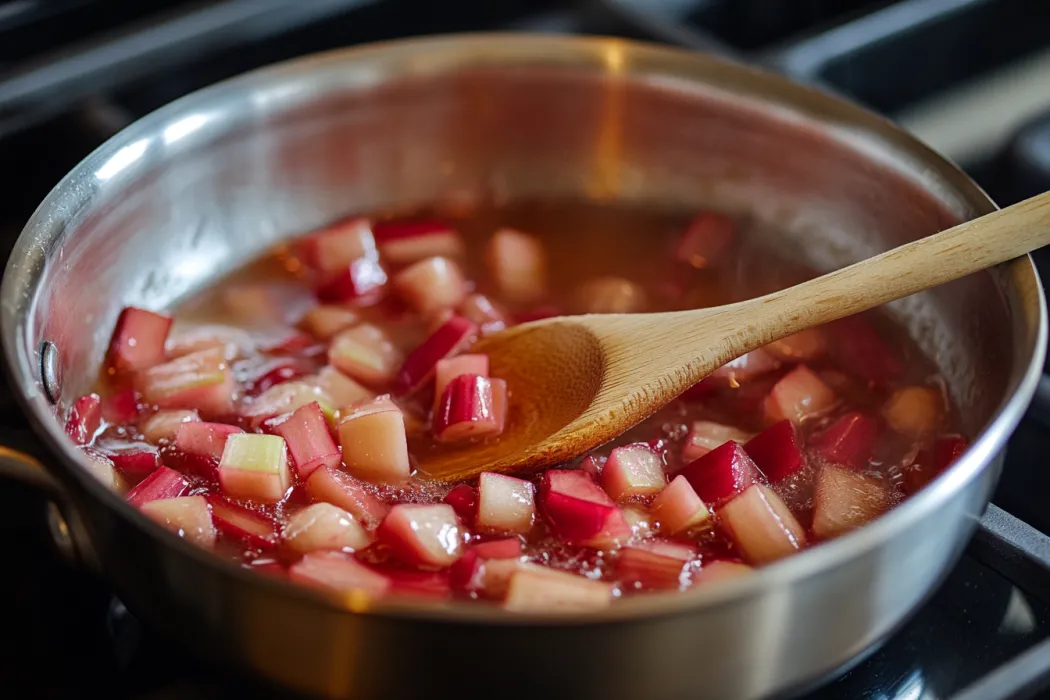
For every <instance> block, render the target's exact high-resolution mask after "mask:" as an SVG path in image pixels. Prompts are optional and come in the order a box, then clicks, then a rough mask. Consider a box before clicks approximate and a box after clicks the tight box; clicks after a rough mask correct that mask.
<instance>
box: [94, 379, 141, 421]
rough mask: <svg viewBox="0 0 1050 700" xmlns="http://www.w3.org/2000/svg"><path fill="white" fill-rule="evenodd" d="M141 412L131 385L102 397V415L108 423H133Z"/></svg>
mask: <svg viewBox="0 0 1050 700" xmlns="http://www.w3.org/2000/svg"><path fill="white" fill-rule="evenodd" d="M141 412H142V407H141V406H139V399H138V396H137V395H136V394H135V390H134V389H132V388H131V387H127V388H125V389H121V390H120V391H118V392H117V393H115V394H110V395H109V396H107V397H105V398H104V399H102V417H103V418H105V419H106V421H107V422H108V423H114V424H116V425H125V424H127V423H134V422H135V421H137V420H138V419H139V415H140V414H141Z"/></svg>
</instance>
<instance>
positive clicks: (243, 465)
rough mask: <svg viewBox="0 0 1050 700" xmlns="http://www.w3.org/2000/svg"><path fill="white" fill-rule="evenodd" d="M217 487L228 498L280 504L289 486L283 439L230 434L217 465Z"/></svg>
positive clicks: (250, 434) (247, 434)
mask: <svg viewBox="0 0 1050 700" xmlns="http://www.w3.org/2000/svg"><path fill="white" fill-rule="evenodd" d="M219 483H220V484H221V485H222V490H223V491H224V492H225V493H226V494H227V495H228V496H230V497H231V498H243V499H248V500H252V501H259V502H262V503H270V502H275V501H279V500H281V499H282V498H284V494H285V493H286V492H287V491H288V487H289V486H290V485H291V478H290V476H289V474H288V461H287V457H286V456H285V444H284V438H281V437H278V436H276V435H256V434H253V433H233V434H231V435H229V436H227V438H226V446H225V448H224V449H223V451H222V460H221V461H220V462H219Z"/></svg>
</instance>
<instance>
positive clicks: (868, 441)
mask: <svg viewBox="0 0 1050 700" xmlns="http://www.w3.org/2000/svg"><path fill="white" fill-rule="evenodd" d="M878 435H879V424H878V422H877V421H876V420H875V419H874V418H872V417H871V416H867V415H865V414H863V413H860V412H859V411H851V412H850V413H847V414H846V415H844V416H842V417H841V418H839V419H838V420H836V421H835V422H834V423H832V424H831V425H830V426H828V427H827V428H826V429H825V430H824V431H823V432H821V433H819V434H818V435H814V436H813V437H812V438H810V440H809V447H810V450H812V452H813V454H815V455H817V456H819V457H823V458H824V459H826V460H828V461H829V462H836V463H837V464H845V465H846V466H849V467H853V468H854V469H860V468H861V467H863V466H864V465H865V464H867V463H868V458H869V457H871V451H872V449H873V448H874V447H875V438H876V437H878ZM745 449H746V448H745ZM751 456H752V457H754V458H755V461H756V462H758V466H759V467H760V468H761V469H762V470H763V471H765V472H766V474H767V475H768V476H769V477H770V478H771V479H773V476H772V475H771V474H769V471H767V470H766V468H765V466H763V464H762V462H761V461H759V459H758V458H757V457H755V456H754V455H751ZM773 480H774V481H776V479H773Z"/></svg>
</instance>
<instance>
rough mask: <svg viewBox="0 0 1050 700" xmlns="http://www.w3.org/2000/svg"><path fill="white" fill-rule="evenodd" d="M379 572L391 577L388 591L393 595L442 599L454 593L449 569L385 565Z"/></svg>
mask: <svg viewBox="0 0 1050 700" xmlns="http://www.w3.org/2000/svg"><path fill="white" fill-rule="evenodd" d="M379 573H381V574H382V575H383V576H386V577H387V578H388V579H390V589H389V591H388V592H389V593H390V594H391V595H409V596H421V597H423V598H436V599H438V600H441V599H444V598H448V597H449V596H450V595H451V594H452V584H451V582H450V580H449V579H450V577H449V572H448V571H416V570H413V569H395V568H393V567H385V568H383V569H380V570H379Z"/></svg>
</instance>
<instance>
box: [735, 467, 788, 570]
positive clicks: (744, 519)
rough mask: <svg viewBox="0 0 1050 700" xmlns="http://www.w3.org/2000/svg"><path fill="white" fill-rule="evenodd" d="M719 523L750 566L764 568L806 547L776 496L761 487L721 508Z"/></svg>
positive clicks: (754, 488) (749, 490)
mask: <svg viewBox="0 0 1050 700" xmlns="http://www.w3.org/2000/svg"><path fill="white" fill-rule="evenodd" d="M719 522H720V523H721V524H722V526H723V527H724V528H725V529H726V532H727V534H728V535H729V537H730V539H732V540H733V543H734V544H735V545H736V546H737V548H738V549H739V550H740V551H741V553H743V555H744V558H745V559H746V560H747V561H748V562H750V563H752V564H768V563H769V562H772V561H776V560H777V559H781V558H783V557H786V556H788V555H789V554H794V553H795V552H797V551H798V550H800V549H802V547H804V546H805V544H806V533H805V532H804V531H803V529H802V526H801V525H799V524H798V521H797V520H795V516H794V515H792V514H791V511H790V510H788V507H787V506H786V505H784V502H783V501H782V500H780V496H778V495H776V494H775V493H773V492H772V491H770V490H769V489H768V488H766V487H765V486H762V485H761V484H755V485H754V486H751V487H750V488H748V489H747V490H746V491H744V492H743V493H741V494H740V495H739V496H737V497H736V498H734V499H733V500H731V501H729V502H728V503H726V504H725V505H724V506H722V508H721V510H720V511H719Z"/></svg>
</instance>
